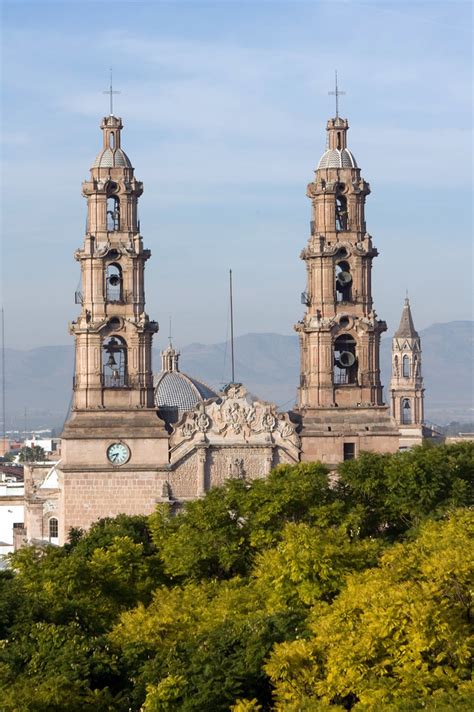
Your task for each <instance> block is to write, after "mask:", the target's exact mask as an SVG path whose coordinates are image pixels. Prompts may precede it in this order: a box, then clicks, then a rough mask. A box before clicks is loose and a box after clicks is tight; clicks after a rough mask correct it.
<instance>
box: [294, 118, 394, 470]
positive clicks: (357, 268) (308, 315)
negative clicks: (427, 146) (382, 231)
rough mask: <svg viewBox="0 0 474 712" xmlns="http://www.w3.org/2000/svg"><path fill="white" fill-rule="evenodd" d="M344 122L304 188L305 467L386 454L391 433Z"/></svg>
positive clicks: (367, 254) (362, 186)
mask: <svg viewBox="0 0 474 712" xmlns="http://www.w3.org/2000/svg"><path fill="white" fill-rule="evenodd" d="M348 129H349V124H348V122H347V119H342V118H341V117H339V116H338V115H337V114H336V117H335V118H333V119H330V120H329V121H328V123H327V148H326V151H325V152H324V154H323V156H322V157H321V159H320V161H319V164H318V167H317V169H316V171H315V179H314V181H313V182H312V183H310V184H309V185H308V190H307V195H308V197H309V198H310V200H311V205H312V219H311V223H310V224H311V234H310V238H309V241H308V244H307V246H306V247H305V249H304V250H303V251H302V253H301V258H302V259H303V260H304V262H305V264H306V273H307V287H306V291H305V292H303V294H302V302H303V304H304V305H305V307H306V312H305V314H304V317H303V319H302V320H301V321H300V322H298V324H297V325H296V327H295V329H296V331H297V332H298V333H299V336H300V354H301V367H300V387H299V389H298V411H299V413H300V416H301V419H302V450H303V452H302V456H303V459H305V460H317V459H319V460H322V461H324V462H327V463H333V464H335V463H337V462H340V461H341V460H343V459H350V458H352V457H355V456H356V455H357V453H358V452H359V451H361V450H375V451H379V452H385V451H394V450H396V449H397V447H398V433H397V432H396V429H395V424H394V422H393V421H392V420H391V418H390V416H389V412H388V408H387V406H386V405H385V403H384V399H383V392H382V384H381V382H380V363H379V351H380V336H381V334H382V333H383V332H384V331H385V330H386V328H387V326H386V324H385V322H384V321H382V320H380V319H378V317H377V314H376V312H375V310H374V306H373V299H372V261H373V259H374V257H376V256H377V254H378V252H377V250H376V248H375V247H374V246H373V243H372V238H371V236H370V235H369V234H368V232H367V229H366V221H365V204H366V198H367V196H368V195H369V194H370V186H369V184H368V183H367V182H366V181H365V180H364V178H363V177H362V175H361V171H360V168H359V167H358V165H357V163H356V160H355V158H354V156H353V154H352V153H351V151H350V150H349V148H348V141H347V133H348Z"/></svg>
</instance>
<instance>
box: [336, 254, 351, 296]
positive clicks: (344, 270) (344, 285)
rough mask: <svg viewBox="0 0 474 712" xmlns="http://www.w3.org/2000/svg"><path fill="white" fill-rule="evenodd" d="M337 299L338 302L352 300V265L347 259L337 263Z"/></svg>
mask: <svg viewBox="0 0 474 712" xmlns="http://www.w3.org/2000/svg"><path fill="white" fill-rule="evenodd" d="M336 300H337V301H338V302H350V301H351V300H352V275H351V266H350V264H349V262H346V260H342V262H338V263H337V264H336Z"/></svg>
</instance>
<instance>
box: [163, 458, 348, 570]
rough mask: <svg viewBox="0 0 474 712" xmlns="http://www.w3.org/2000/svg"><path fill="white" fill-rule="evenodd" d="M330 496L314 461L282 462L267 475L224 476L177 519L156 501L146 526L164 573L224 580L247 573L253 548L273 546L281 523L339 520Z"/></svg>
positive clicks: (324, 471) (325, 479) (324, 474)
mask: <svg viewBox="0 0 474 712" xmlns="http://www.w3.org/2000/svg"><path fill="white" fill-rule="evenodd" d="M335 500H336V497H335V494H334V493H333V492H332V490H331V489H330V487H329V483H328V476H327V469H326V468H325V467H324V466H323V465H321V464H320V463H302V464H299V465H291V466H290V465H282V466H279V467H277V468H276V469H275V470H273V471H272V472H271V473H270V475H269V476H268V478H267V479H261V480H255V481H253V482H244V481H242V480H230V481H228V482H226V483H225V484H224V485H223V486H222V487H219V488H217V487H216V488H214V489H212V490H211V491H210V492H208V493H207V495H206V497H205V498H203V499H200V500H196V501H194V502H190V503H189V504H188V505H187V507H186V510H185V511H184V513H183V514H182V515H180V516H177V517H174V516H172V515H171V511H170V509H169V506H168V505H161V506H160V507H158V509H157V511H156V513H155V514H153V515H152V516H151V517H150V520H149V525H150V529H151V531H152V536H153V541H154V543H155V545H156V546H157V548H158V549H159V551H160V556H161V558H162V561H163V565H164V568H165V571H166V572H167V573H168V575H169V576H170V577H173V578H174V579H175V580H178V581H183V580H187V579H192V580H202V579H204V578H216V577H217V578H219V579H224V578H231V577H233V576H236V575H247V574H248V573H249V571H250V568H251V566H252V562H253V559H254V556H255V554H256V552H257V551H259V550H260V549H262V548H265V547H269V546H272V545H273V544H275V543H276V542H277V541H278V540H279V538H280V537H281V533H282V531H283V528H284V525H285V523H286V522H299V521H302V522H303V521H306V522H314V521H316V520H317V521H324V523H325V524H326V525H328V524H330V523H332V522H334V521H339V520H340V518H341V512H342V508H341V506H339V504H338V503H337V502H336V501H335Z"/></svg>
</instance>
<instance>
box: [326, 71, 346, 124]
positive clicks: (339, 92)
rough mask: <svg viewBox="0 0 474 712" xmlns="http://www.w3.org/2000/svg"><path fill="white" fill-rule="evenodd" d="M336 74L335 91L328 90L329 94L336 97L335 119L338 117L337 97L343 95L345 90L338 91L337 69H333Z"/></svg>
mask: <svg viewBox="0 0 474 712" xmlns="http://www.w3.org/2000/svg"><path fill="white" fill-rule="evenodd" d="M335 75H336V90H335V91H328V94H329V95H330V96H335V97H336V119H338V118H339V97H340V96H345V94H346V92H345V91H340V89H339V87H338V86H337V69H336V71H335Z"/></svg>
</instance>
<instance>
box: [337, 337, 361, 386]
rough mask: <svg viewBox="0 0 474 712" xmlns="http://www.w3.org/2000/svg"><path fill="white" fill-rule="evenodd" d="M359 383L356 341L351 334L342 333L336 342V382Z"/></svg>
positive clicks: (338, 383)
mask: <svg viewBox="0 0 474 712" xmlns="http://www.w3.org/2000/svg"><path fill="white" fill-rule="evenodd" d="M351 383H357V358H356V342H355V339H354V337H353V336H351V335H350V334H341V336H338V337H337V339H336V340H335V342H334V384H335V385H348V384H351Z"/></svg>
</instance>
